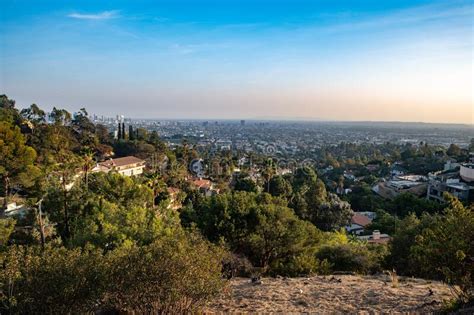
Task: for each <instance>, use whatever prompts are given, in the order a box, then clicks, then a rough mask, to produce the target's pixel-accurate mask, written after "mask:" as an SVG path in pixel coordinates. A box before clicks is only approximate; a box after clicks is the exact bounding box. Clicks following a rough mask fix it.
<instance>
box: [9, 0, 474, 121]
mask: <svg viewBox="0 0 474 315" xmlns="http://www.w3.org/2000/svg"><path fill="white" fill-rule="evenodd" d="M0 1H1V2H0V3H1V10H0V93H1V94H3V93H5V94H7V95H8V96H9V97H11V98H13V99H15V100H16V101H17V104H18V105H19V106H20V107H24V106H29V105H30V104H31V103H37V104H38V105H40V106H41V107H43V108H45V109H51V108H52V106H56V107H64V108H67V109H68V110H71V111H74V110H77V109H79V108H81V107H86V108H87V110H88V111H89V112H91V113H96V114H99V115H102V114H103V115H109V116H114V115H115V114H124V115H126V116H128V117H134V118H199V119H202V118H204V119H206V118H209V119H218V118H237V119H240V118H247V119H251V118H271V119H288V118H290V119H322V120H379V121H424V122H450V123H453V122H454V123H469V124H472V123H473V121H474V109H473V106H474V105H473V84H474V78H473V77H474V74H473V45H472V44H473V24H472V20H473V18H474V11H473V5H472V2H471V1H405V0H397V1H380V0H377V1H335V0H328V1H298V0H291V1H290V0H288V1H278V0H273V1H270V0H268V1H263V0H262V1H258V0H253V1H250V0H248V1H245V0H242V1H225V0H220V1H198V0H194V1H179V0H177V1H157V0H155V1H139V0H138V1H120V0H119V1H47V0H46V1H37V0H30V1H22V0H17V1H13V0H11V1H10V0H0Z"/></svg>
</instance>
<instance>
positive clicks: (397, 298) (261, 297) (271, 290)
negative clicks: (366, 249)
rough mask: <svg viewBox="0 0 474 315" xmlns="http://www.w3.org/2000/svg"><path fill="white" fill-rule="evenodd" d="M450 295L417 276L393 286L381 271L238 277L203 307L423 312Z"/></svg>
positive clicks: (215, 309) (439, 285) (250, 310)
mask: <svg viewBox="0 0 474 315" xmlns="http://www.w3.org/2000/svg"><path fill="white" fill-rule="evenodd" d="M450 298H452V294H451V291H450V289H449V287H448V286H446V285H444V284H442V283H439V282H434V281H427V280H421V279H410V278H406V279H403V278H400V279H399V284H398V287H396V288H394V287H392V284H391V282H390V281H389V279H388V277H384V276H378V277H369V276H367V277H363V276H347V275H344V276H316V277H311V278H290V279H286V278H265V279H262V284H260V285H254V284H252V283H251V281H250V280H249V279H244V278H236V279H233V280H231V281H230V283H229V286H228V288H227V289H226V290H225V292H224V293H223V294H222V296H221V297H220V298H219V299H217V300H215V301H214V302H213V303H211V304H210V305H209V307H208V308H207V312H209V313H214V312H239V313H242V312H243V313H246V312H248V313H255V312H267V313H268V312H282V313H288V312H295V313H300V312H306V313H308V312H310V313H351V314H353V313H359V314H374V313H407V312H409V313H420V314H426V313H429V312H434V311H436V310H439V309H440V307H441V306H442V302H443V300H446V299H450Z"/></svg>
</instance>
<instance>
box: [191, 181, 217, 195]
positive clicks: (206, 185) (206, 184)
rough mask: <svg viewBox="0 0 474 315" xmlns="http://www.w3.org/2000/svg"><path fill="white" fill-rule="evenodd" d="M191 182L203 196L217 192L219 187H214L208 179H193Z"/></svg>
mask: <svg viewBox="0 0 474 315" xmlns="http://www.w3.org/2000/svg"><path fill="white" fill-rule="evenodd" d="M191 184H192V185H193V186H194V187H196V188H197V189H198V190H199V191H200V192H201V193H203V194H204V195H205V196H213V195H216V194H218V193H219V189H216V188H215V187H214V183H213V182H212V181H210V180H209V179H201V178H200V179H195V180H192V181H191Z"/></svg>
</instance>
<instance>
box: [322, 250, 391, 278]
mask: <svg viewBox="0 0 474 315" xmlns="http://www.w3.org/2000/svg"><path fill="white" fill-rule="evenodd" d="M386 255H387V250H386V247H385V246H383V245H370V244H364V243H360V242H356V243H347V244H339V245H332V246H331V245H326V246H323V247H322V248H321V249H320V250H319V251H318V252H317V254H316V257H317V258H318V259H319V260H321V261H324V260H326V261H327V262H328V263H329V264H330V270H331V271H333V272H334V271H350V272H356V273H361V274H368V273H375V272H380V271H381V270H382V263H383V260H384V258H385V256H386Z"/></svg>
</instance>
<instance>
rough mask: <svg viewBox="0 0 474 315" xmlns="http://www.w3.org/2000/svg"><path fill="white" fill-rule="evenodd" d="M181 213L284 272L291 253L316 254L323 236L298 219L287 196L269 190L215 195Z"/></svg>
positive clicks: (260, 264) (257, 260)
mask: <svg viewBox="0 0 474 315" xmlns="http://www.w3.org/2000/svg"><path fill="white" fill-rule="evenodd" d="M182 217H184V219H183V221H184V222H188V224H190V223H191V222H194V223H195V224H196V225H197V227H198V228H199V229H200V230H201V232H202V233H203V234H204V235H205V236H206V237H208V238H209V239H210V240H212V241H215V242H217V241H219V240H221V239H223V240H225V241H226V242H227V243H228V244H229V245H230V248H231V250H233V251H234V252H237V253H241V254H244V255H246V256H247V257H248V258H249V259H250V261H251V262H252V263H253V264H254V265H256V266H258V267H261V268H263V269H264V271H269V270H270V271H271V269H272V268H274V269H275V270H278V271H279V272H283V271H284V268H283V267H282V266H283V265H286V264H287V263H288V262H289V260H291V259H292V257H298V256H300V257H303V256H307V255H314V252H315V250H316V247H317V244H318V243H319V242H320V239H321V233H320V232H319V231H318V230H317V229H316V228H315V227H314V226H313V225H312V224H310V223H309V222H305V221H302V220H300V219H298V217H297V216H295V214H294V212H293V211H292V210H291V209H289V208H287V207H286V203H285V201H284V200H282V199H280V198H275V197H272V196H270V195H268V194H262V195H258V194H255V193H248V192H234V193H232V194H222V195H218V196H213V197H210V198H206V199H204V200H201V202H200V203H198V204H195V205H193V207H191V208H189V207H188V208H186V209H185V210H184V212H183V213H182ZM313 269H315V266H312V267H311V268H309V267H308V268H305V270H306V271H308V272H310V271H312V270H313ZM288 273H290V271H288Z"/></svg>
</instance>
